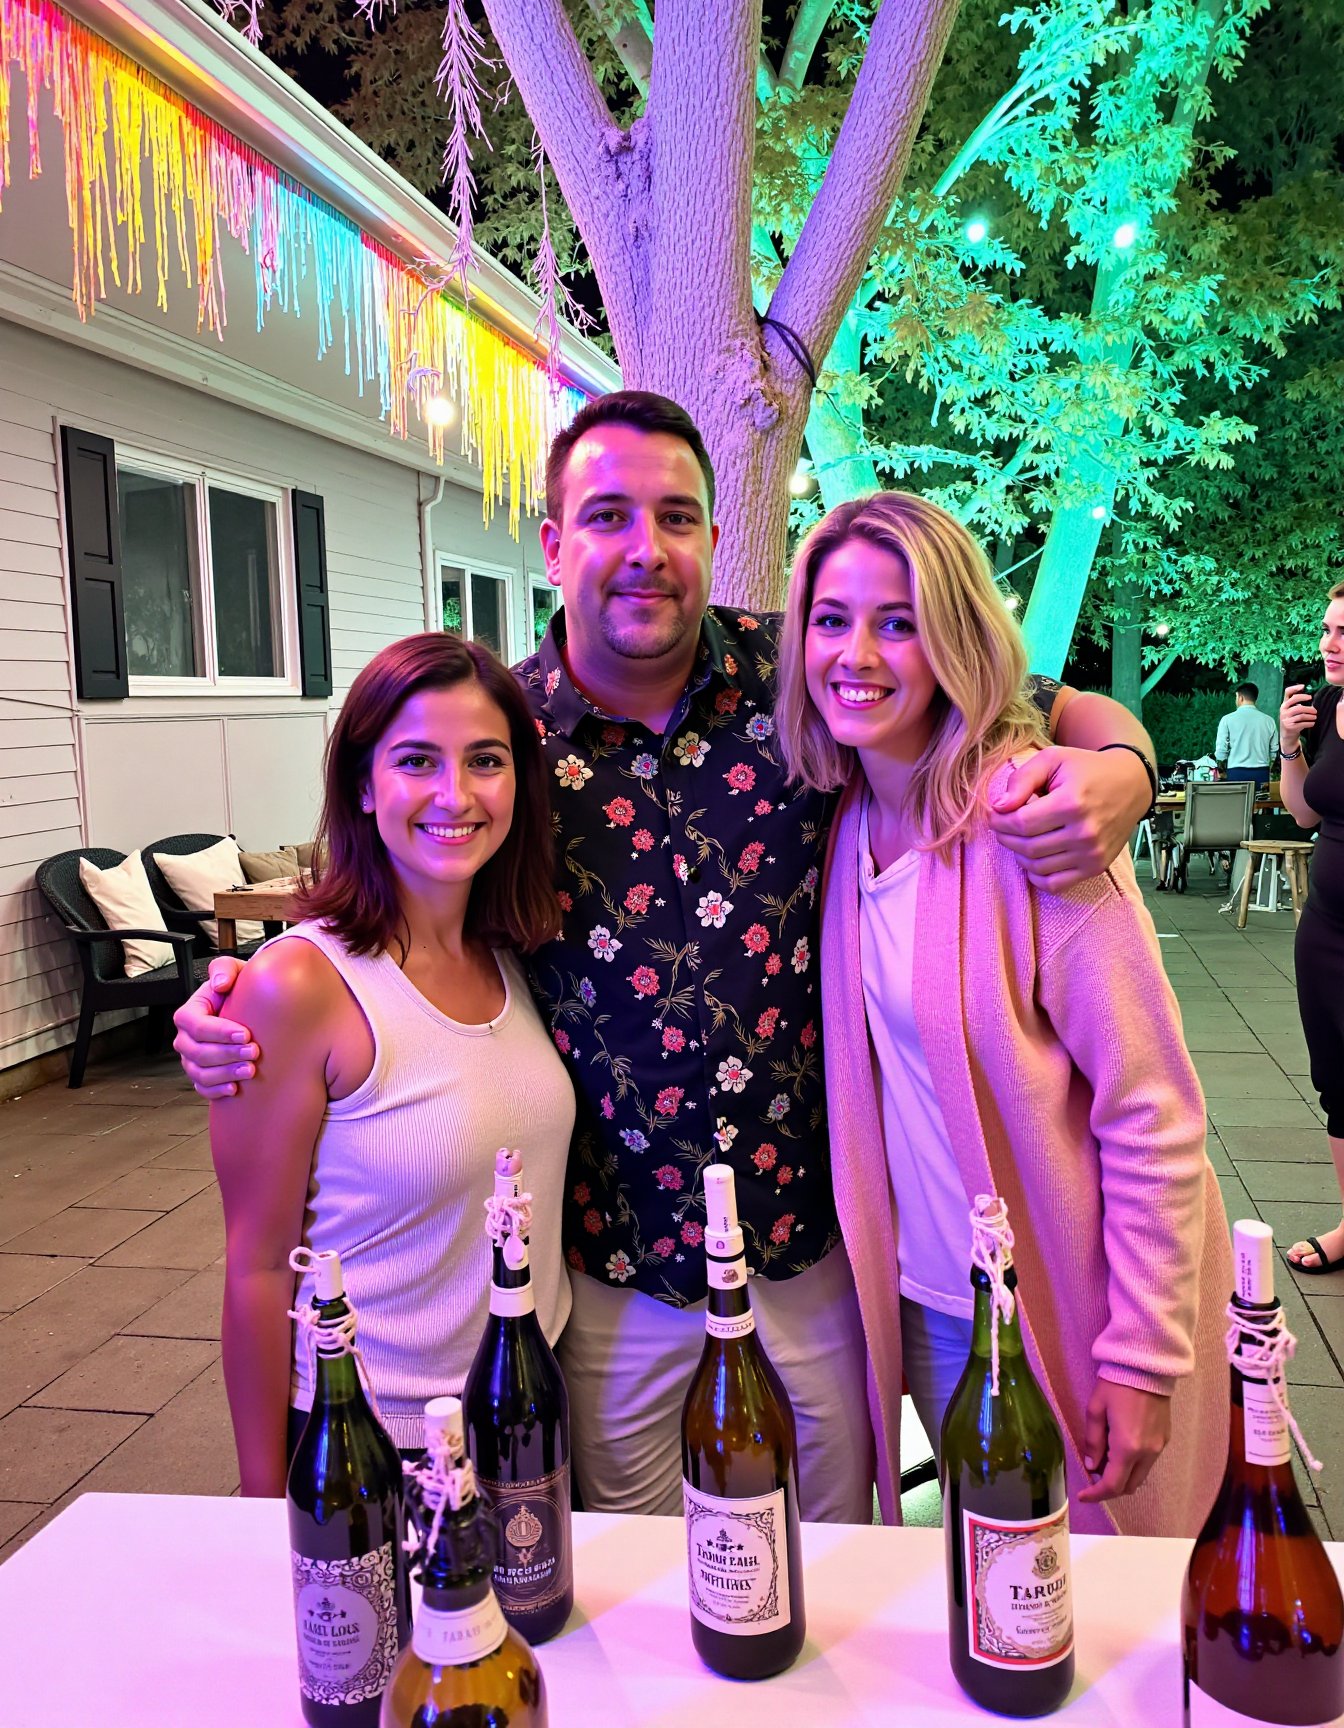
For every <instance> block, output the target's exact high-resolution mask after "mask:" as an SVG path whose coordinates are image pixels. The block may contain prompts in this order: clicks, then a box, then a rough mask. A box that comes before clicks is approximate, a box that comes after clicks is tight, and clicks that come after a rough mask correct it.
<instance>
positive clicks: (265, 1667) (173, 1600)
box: [0, 1494, 1344, 1728]
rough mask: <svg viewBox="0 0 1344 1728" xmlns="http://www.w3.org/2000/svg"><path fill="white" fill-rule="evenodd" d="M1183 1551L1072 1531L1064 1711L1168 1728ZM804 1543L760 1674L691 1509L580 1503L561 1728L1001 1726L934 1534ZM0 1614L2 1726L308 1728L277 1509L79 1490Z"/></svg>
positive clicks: (16, 1569) (16, 1565)
mask: <svg viewBox="0 0 1344 1728" xmlns="http://www.w3.org/2000/svg"><path fill="white" fill-rule="evenodd" d="M1190 1546H1191V1545H1190V1543H1189V1542H1184V1541H1168V1540H1159V1539H1155V1538H1147V1539H1145V1538H1141V1537H1126V1536H1110V1537H1106V1536H1092V1537H1075V1538H1074V1539H1073V1576H1074V1614H1075V1621H1076V1627H1077V1647H1078V1677H1077V1680H1076V1681H1075V1683H1074V1690H1073V1692H1072V1694H1071V1695H1070V1698H1069V1701H1068V1703H1067V1704H1065V1705H1064V1707H1063V1708H1062V1709H1061V1710H1060V1711H1059V1713H1058V1715H1057V1716H1055V1717H1054V1718H1053V1720H1054V1721H1057V1722H1059V1723H1061V1724H1063V1725H1065V1728H1081V1725H1082V1724H1087V1725H1088V1728H1177V1724H1178V1723H1179V1722H1180V1720H1181V1684H1180V1677H1181V1663H1180V1656H1179V1653H1178V1652H1179V1643H1178V1632H1179V1615H1180V1601H1181V1582H1182V1579H1183V1578H1184V1575H1185V1568H1186V1564H1187V1562H1188V1560H1189V1557H1190ZM803 1554H804V1556H805V1559H806V1575H805V1576H806V1592H807V1634H808V1635H807V1643H806V1644H805V1645H804V1647H803V1653H802V1655H801V1657H800V1658H799V1660H798V1661H797V1663H796V1664H795V1665H794V1666H793V1667H792V1668H791V1669H790V1670H789V1671H788V1672H787V1673H785V1674H780V1675H777V1676H776V1677H775V1678H774V1679H772V1680H764V1681H761V1682H759V1683H757V1684H755V1685H749V1684H744V1683H741V1682H737V1681H732V1680H721V1679H719V1678H718V1677H717V1676H715V1675H713V1674H711V1673H710V1672H709V1671H708V1670H707V1669H705V1668H704V1667H702V1666H701V1664H700V1662H699V1660H698V1658H697V1657H696V1655H695V1652H694V1650H693V1649H692V1647H691V1636H690V1629H689V1625H688V1616H687V1607H686V1549H685V1536H684V1531H683V1525H682V1521H681V1519H679V1518H628V1517H627V1518H619V1517H605V1516H599V1515H596V1514H591V1513H590V1514H582V1513H581V1514H578V1515H577V1516H576V1517H575V1520H574V1578H575V1611H574V1615H573V1618H572V1619H571V1621H570V1624H569V1626H568V1627H567V1628H566V1630H565V1631H564V1632H562V1633H561V1634H560V1636H559V1637H557V1638H554V1639H552V1640H551V1642H550V1643H549V1644H544V1645H542V1646H541V1649H540V1651H539V1655H540V1659H541V1664H542V1668H543V1671H544V1673H545V1676H546V1687H547V1692H548V1695H549V1700H550V1720H551V1728H606V1725H608V1724H611V1725H615V1724H620V1728H673V1725H674V1724H675V1725H677V1728H681V1725H683V1724H686V1723H695V1724H697V1725H698V1728H825V1725H828V1724H832V1723H834V1724H837V1725H840V1724H843V1725H844V1728H951V1725H953V1724H960V1725H967V1724H972V1723H980V1724H984V1723H986V1722H988V1721H990V1720H992V1718H990V1717H988V1716H987V1715H986V1714H985V1713H984V1712H983V1711H981V1710H979V1709H977V1708H976V1707H975V1706H974V1705H973V1704H971V1703H970V1702H969V1700H967V1699H966V1698H965V1697H964V1696H963V1695H962V1693H961V1692H960V1690H959V1689H958V1687H957V1684H956V1682H955V1681H954V1680H953V1678H952V1674H951V1671H950V1670H949V1668H948V1664H947V1630H946V1606H945V1604H946V1596H945V1589H944V1582H943V1533H942V1531H941V1530H915V1529H910V1530H905V1529H900V1530H898V1529H891V1528H885V1529H884V1528H882V1527H880V1526H878V1527H874V1526H868V1525H834V1524H830V1525H827V1524H809V1525H804V1527H803ZM1331 1554H1332V1556H1333V1558H1334V1561H1335V1565H1336V1567H1341V1561H1342V1559H1344V1549H1342V1548H1341V1547H1340V1545H1339V1544H1332V1545H1331ZM0 1626H3V1627H4V1632H5V1660H4V1662H3V1664H0V1722H3V1723H4V1724H5V1725H6V1728H67V1725H68V1724H70V1723H72V1722H97V1723H98V1725H99V1728H183V1725H184V1724H186V1723H190V1724H191V1728H302V1718H301V1716H300V1713H299V1701H298V1679H297V1663H296V1657H295V1651H294V1613H293V1602H292V1598H291V1593H290V1581H289V1544H288V1539H287V1532H286V1526H285V1507H284V1503H283V1502H282V1501H280V1500H241V1499H227V1498H222V1497H221V1498H217V1499H207V1498H197V1497H187V1496H170V1495H156V1494H124V1495H123V1494H85V1495H83V1496H82V1497H81V1498H80V1499H78V1500H76V1501H75V1502H74V1503H73V1504H72V1505H70V1506H69V1507H67V1508H66V1510H65V1511H64V1512H62V1513H61V1514H60V1516H59V1517H58V1518H56V1519H54V1520H53V1521H52V1523H51V1524H49V1525H48V1526H47V1527H46V1529H44V1530H42V1531H40V1532H39V1533H38V1534H37V1535H36V1536H34V1537H33V1539H32V1540H31V1541H30V1542H29V1543H28V1544H27V1545H26V1546H25V1547H23V1548H20V1549H19V1550H18V1552H17V1553H16V1554H14V1555H12V1556H11V1558H10V1559H9V1560H8V1561H7V1562H6V1563H5V1564H4V1565H3V1566H0ZM1200 1704H1201V1716H1200V1721H1201V1724H1211V1723H1213V1722H1216V1721H1223V1722H1226V1721H1234V1720H1235V1721H1238V1722H1241V1723H1242V1724H1243V1728H1244V1721H1245V1719H1244V1718H1240V1717H1238V1718H1230V1717H1228V1716H1227V1713H1226V1712H1222V1711H1219V1710H1218V1708H1217V1706H1215V1705H1213V1704H1212V1703H1211V1702H1210V1701H1208V1700H1204V1699H1202V1698H1201V1700H1200ZM1205 1705H1207V1709H1204V1708H1203V1707H1204V1706H1205Z"/></svg>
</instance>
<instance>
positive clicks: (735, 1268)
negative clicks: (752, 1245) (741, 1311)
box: [705, 1238, 747, 1290]
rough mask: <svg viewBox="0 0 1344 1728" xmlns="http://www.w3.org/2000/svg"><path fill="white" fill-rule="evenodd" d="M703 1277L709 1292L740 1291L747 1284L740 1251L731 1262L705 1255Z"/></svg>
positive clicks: (745, 1270)
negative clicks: (707, 1284) (706, 1281)
mask: <svg viewBox="0 0 1344 1728" xmlns="http://www.w3.org/2000/svg"><path fill="white" fill-rule="evenodd" d="M706 1240H708V1238H706ZM705 1277H706V1279H707V1280H708V1283H709V1287H710V1289H711V1290H741V1289H743V1288H744V1287H745V1285H746V1282H747V1262H746V1260H745V1259H743V1257H742V1255H741V1253H740V1251H739V1253H738V1255H737V1257H736V1258H735V1259H732V1260H719V1259H716V1258H715V1256H714V1255H713V1254H707V1255H706V1256H705Z"/></svg>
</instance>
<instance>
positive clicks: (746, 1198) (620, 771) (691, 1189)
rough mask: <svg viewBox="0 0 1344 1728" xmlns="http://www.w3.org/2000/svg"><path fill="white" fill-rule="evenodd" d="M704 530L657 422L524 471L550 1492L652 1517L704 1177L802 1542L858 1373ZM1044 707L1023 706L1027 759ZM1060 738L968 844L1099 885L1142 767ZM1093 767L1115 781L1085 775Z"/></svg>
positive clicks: (835, 1509)
mask: <svg viewBox="0 0 1344 1728" xmlns="http://www.w3.org/2000/svg"><path fill="white" fill-rule="evenodd" d="M713 505H714V490H713V471H712V468H711V466H710V462H709V458H708V455H707V454H706V452H705V447H704V444H703V442H702V440H701V438H700V435H699V433H698V432H697V431H696V428H695V426H694V424H693V423H692V422H691V420H690V419H689V418H688V416H686V414H685V413H684V412H683V411H682V410H681V409H680V408H678V407H677V406H676V405H675V404H673V403H671V402H669V401H667V400H666V399H665V398H663V397H657V396H651V395H649V394H647V393H645V392H639V391H625V392H618V393H616V394H614V395H612V396H607V397H602V398H599V399H598V400H596V401H595V402H593V403H590V404H589V405H588V406H587V407H586V408H585V409H583V410H582V411H581V412H580V414H579V415H578V416H577V418H576V419H575V421H574V422H573V423H572V424H571V425H570V427H569V428H567V429H566V430H565V431H564V432H562V433H561V434H560V436H559V437H558V438H557V439H556V441H555V445H554V446H553V449H552V452H551V458H550V461H549V463H548V468H547V520H546V522H545V524H544V525H543V528H542V535H541V538H542V547H543V550H544V553H545V557H546V567H547V574H548V576H549V578H550V580H551V581H552V582H553V583H555V584H556V585H557V586H558V587H559V588H560V590H561V594H562V597H563V600H564V607H563V610H562V611H560V612H558V613H557V614H556V615H555V617H554V618H553V620H552V623H551V626H550V628H549V630H548V631H547V634H546V638H545V640H544V641H543V643H542V646H541V648H540V650H539V652H538V653H537V654H535V655H533V656H532V657H531V659H529V660H527V661H525V662H524V663H523V664H522V665H521V666H520V667H518V668H517V669H516V670H517V675H518V677H519V680H520V682H521V683H522V685H523V687H524V689H525V691H526V692H527V694H528V696H529V698H530V700H531V703H532V707H533V711H534V713H535V715H536V718H537V727H538V732H539V734H540V736H541V739H542V744H543V748H544V750H545V752H546V755H547V759H548V761H549V762H550V763H551V766H552V769H553V772H554V778H555V786H554V814H555V825H556V834H557V842H558V845H557V850H558V857H559V871H560V881H559V887H560V891H561V902H562V906H563V909H564V926H563V930H562V932H561V935H560V938H559V939H558V940H557V941H555V942H553V943H551V944H549V945H548V946H547V947H546V948H544V949H543V950H541V951H540V952H539V953H538V954H537V955H536V956H535V957H534V962H533V968H532V970H533V977H534V980H535V984H536V988H537V991H538V994H539V996H540V998H541V999H542V1001H543V1005H544V1008H545V1010H546V1012H547V1016H548V1019H549V1023H550V1025H551V1028H552V1034H553V1036H554V1038H555V1042H556V1045H557V1047H558V1049H559V1050H560V1052H561V1054H562V1055H563V1057H564V1058H565V1061H566V1063H567V1065H568V1067H569V1070H570V1073H571V1075H572V1077H573V1079H574V1083H575V1089H576V1091H577V1094H578V1122H577V1127H576V1133H575V1139H574V1143H573V1148H572V1153H571V1159H570V1170H569V1178H568V1195H567V1203H566V1211H565V1216H564V1219H563V1234H564V1241H565V1247H566V1252H567V1255H568V1258H569V1262H570V1265H571V1267H572V1269H573V1273H574V1276H573V1279H572V1285H573V1298H574V1301H573V1310H572V1314H571V1318H570V1322H569V1325H568V1327H567V1329H566V1332H565V1334H564V1335H563V1337H562V1339H561V1341H560V1348H561V1355H562V1361H563V1364H564V1368H565V1374H566V1379H567V1381H568V1385H569V1391H570V1404H571V1422H572V1428H573V1453H574V1463H575V1469H576V1473H577V1476H578V1480H579V1484H580V1488H581V1492H582V1494H583V1497H584V1501H585V1504H586V1505H588V1506H589V1507H590V1508H591V1509H593V1510H610V1511H645V1512H670V1511H676V1510H679V1507H680V1476H681V1469H680V1420H679V1419H680V1411H681V1403H682V1399H683V1397H684V1393H685V1388H686V1385H687V1382H688V1381H689V1378H690V1375H691V1372H692V1371H693V1368H694V1366H695V1363H696V1361H697V1359H698V1357H699V1354H700V1350H701V1347H702V1343H703V1337H704V1330H703V1311H702V1308H701V1306H700V1305H701V1304H702V1302H703V1298H704V1295H705V1289H706V1280H705V1262H704V1252H703V1246H702V1242H703V1234H704V1189H703V1171H704V1167H705V1165H706V1164H708V1163H711V1162H714V1161H716V1160H722V1161H724V1162H727V1163H729V1164H731V1165H732V1166H733V1167H734V1169H735V1171H736V1173H737V1195H738V1204H739V1208H740V1211H741V1214H742V1222H743V1228H744V1233H745V1236H746V1245H747V1262H748V1267H749V1270H750V1272H751V1274H752V1284H753V1308H754V1310H755V1313H756V1317H757V1324H758V1328H759V1330H760V1333H761V1335H762V1338H763V1340H764V1342H765V1345H766V1348H767V1350H768V1352H769V1354H770V1356H771V1359H772V1360H773V1361H774V1363H775V1366H776V1368H777V1369H778V1370H779V1372H780V1374H781V1376H782V1378H783V1380H784V1383H785V1385H786V1386H787V1388H788V1391H789V1395H790V1399H791V1401H792V1403H793V1407H794V1413H795V1417H796V1419H797V1424H798V1438H799V1453H800V1468H799V1476H800V1490H801V1497H802V1507H803V1513H804V1516H805V1517H809V1518H830V1519H838V1520H866V1519H867V1518H868V1517H869V1516H870V1513H871V1505H872V1453H871V1438H870V1436H869V1434H868V1431H867V1422H866V1416H865V1411H866V1399H865V1375H866V1355H865V1350H864V1344H863V1337H862V1332H861V1329H860V1324H859V1318H858V1310H857V1304H856V1302H855V1299H854V1292H853V1285H852V1281H851V1279H850V1276H849V1268H848V1264H847V1261H846V1259H845V1255H844V1252H843V1249H842V1248H841V1247H840V1245H839V1236H838V1230H837V1226H836V1216H835V1207H834V1202H833V1198H832V1194H831V1178H830V1160H829V1151H828V1146H827V1140H826V1124H825V1102H824V1097H823V1085H822V1063H821V1050H820V1037H821V1025H820V1014H819V990H818V986H817V978H816V950H817V936H816V925H815V908H816V900H817V890H818V886H819V877H820V870H821V865H822V860H823V855H824V847H825V836H826V822H827V817H828V814H829V801H828V800H826V799H825V798H822V797H820V796H819V795H817V794H815V793H812V792H809V791H799V790H798V789H797V788H793V787H790V786H788V785H787V784H786V782H785V776H784V772H783V769H782V767H781V764H780V759H779V753H778V750H777V748H776V745H775V738H774V720H773V714H772V709H773V702H774V666H775V652H776V637H777V630H778V619H777V618H776V617H775V616H774V615H767V614H753V613H748V612H743V611H740V610H738V609H735V608H722V607H710V606H709V604H708V601H709V588H710V566H711V559H712V552H713V547H714V543H715V541H716V540H717V538H718V529H717V526H716V525H715V524H714V521H713ZM1065 700H1066V693H1060V692H1059V691H1058V687H1057V686H1051V687H1049V688H1048V689H1047V690H1046V691H1045V694H1044V697H1043V699H1042V707H1043V708H1047V707H1053V712H1052V714H1051V724H1052V730H1053V728H1054V724H1055V721H1056V720H1057V719H1058V718H1059V713H1060V710H1061V708H1062V706H1063V703H1064V702H1065ZM1099 703H1100V704H1102V707H1101V708H1100V709H1098V708H1097V704H1099ZM1089 705H1090V706H1089ZM1064 712H1065V720H1066V725H1065V726H1064V727H1063V728H1061V730H1062V731H1063V732H1065V733H1067V734H1068V736H1067V738H1066V742H1067V743H1069V744H1073V745H1081V746H1083V749H1082V751H1076V750H1075V751H1070V750H1067V749H1066V750H1064V751H1063V752H1060V751H1057V750H1050V751H1042V752H1040V754H1039V757H1038V759H1037V761H1036V762H1034V763H1033V765H1032V768H1031V771H1030V772H1027V773H1023V774H1022V775H1020V776H1019V781H1018V782H1017V783H1015V788H1014V808H1013V809H1011V810H1010V809H1006V808H1005V809H1004V810H1003V811H1001V813H1000V814H999V815H998V816H996V817H995V819H994V821H995V826H996V827H998V828H999V830H1000V833H1001V835H1002V837H1003V838H1004V841H1005V844H1008V845H1010V846H1012V847H1013V848H1014V849H1015V850H1017V851H1018V852H1019V853H1020V854H1021V856H1022V858H1023V864H1024V868H1026V869H1027V870H1028V872H1029V873H1030V874H1031V875H1032V876H1033V878H1035V879H1037V880H1041V881H1046V882H1050V881H1053V882H1055V883H1056V884H1057V885H1063V884H1065V883H1067V882H1069V881H1073V880H1077V879H1078V877H1079V876H1083V875H1089V874H1093V873H1095V872H1097V871H1099V870H1101V869H1103V868H1104V867H1105V865H1106V864H1107V863H1108V862H1109V861H1110V859H1111V857H1113V856H1114V854H1115V852H1116V851H1118V849H1119V846H1120V845H1122V844H1123V843H1124V839H1125V837H1126V836H1127V834H1128V833H1129V831H1130V829H1131V828H1132V825H1133V821H1134V820H1135V819H1137V816H1138V815H1141V814H1142V809H1143V807H1144V806H1146V803H1147V775H1146V774H1145V773H1144V771H1143V768H1142V767H1141V766H1140V765H1139V764H1138V763H1137V762H1135V761H1134V760H1133V758H1132V756H1130V755H1129V754H1128V752H1130V751H1131V750H1132V749H1133V748H1134V747H1135V743H1136V741H1138V743H1139V744H1140V745H1141V743H1142V741H1143V740H1144V738H1145V735H1144V734H1143V733H1142V732H1141V731H1139V730H1138V729H1137V728H1135V727H1134V725H1133V723H1132V722H1131V721H1130V720H1129V717H1128V716H1127V715H1126V714H1125V712H1124V710H1122V709H1119V708H1118V707H1117V706H1116V705H1115V704H1113V703H1110V702H1108V701H1106V699H1104V698H1092V697H1086V698H1085V697H1078V698H1076V700H1075V701H1074V702H1072V703H1071V704H1070V705H1069V707H1068V708H1067V710H1065V711H1064ZM1108 740H1121V741H1125V747H1124V750H1122V751H1119V752H1117V753H1116V755H1114V756H1112V757H1109V758H1103V757H1100V756H1090V755H1088V752H1089V751H1092V750H1096V749H1097V748H1098V747H1099V746H1100V745H1101V744H1102V743H1104V742H1106V741H1108ZM1037 792H1047V793H1048V795H1047V796H1044V797H1039V798H1035V797H1033V796H1032V794H1033V793H1037ZM1019 806H1020V808H1019ZM220 970H221V971H222V968H221V969H220ZM231 976H232V975H231V974H230V977H229V979H227V980H225V983H224V988H225V990H226V989H227V987H228V982H231ZM223 994H224V992H223V991H221V990H220V989H219V980H218V979H216V980H215V989H214V991H213V992H212V991H210V990H209V989H208V988H207V987H203V988H202V990H200V991H198V992H197V994H196V996H194V997H193V998H192V1000H191V1002H190V1003H188V1004H187V1005H186V1007H184V1008H183V1009H181V1010H179V1012H178V1015H177V1022H178V1026H179V1031H180V1036H179V1038H178V1041H177V1042H178V1048H179V1049H180V1050H181V1051H182V1054H183V1059H184V1064H185V1066H186V1068H187V1071H188V1073H189V1074H190V1076H191V1078H192V1079H193V1080H194V1081H195V1082H196V1083H197V1084H198V1086H199V1087H200V1089H201V1090H203V1091H204V1092H205V1093H206V1095H207V1096H209V1095H212V1094H213V1095H218V1094H219V1093H221V1092H223V1091H228V1090H231V1089H232V1082H233V1081H234V1080H235V1079H243V1080H245V1079H247V1078H248V1077H249V1076H250V1074H251V1073H252V1072H253V1070H252V1067H251V1060H250V1059H251V1058H252V1057H253V1053H254V1050H255V1047H250V1048H244V1049H239V1047H238V1045H237V1044H236V1043H230V1042H229V1041H230V1040H231V1039H232V1037H233V1034H234V1033H235V1032H239V1031H241V1030H242V1029H241V1028H238V1027H236V1026H235V1025H234V1024H233V1023H232V1022H230V1021H228V1020H222V1019H216V1018H214V1016H215V1015H216V1014H217V1012H218V1007H219V1004H220V1002H221V1001H222V999H223ZM230 1065H232V1066H231V1067H230ZM222 1067H228V1068H229V1069H230V1071H229V1072H228V1073H221V1072H220V1069H221V1068H222ZM884 1202H885V1196H876V1197H875V1203H876V1204H882V1203H884ZM894 1299H895V1292H893V1300H894Z"/></svg>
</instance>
